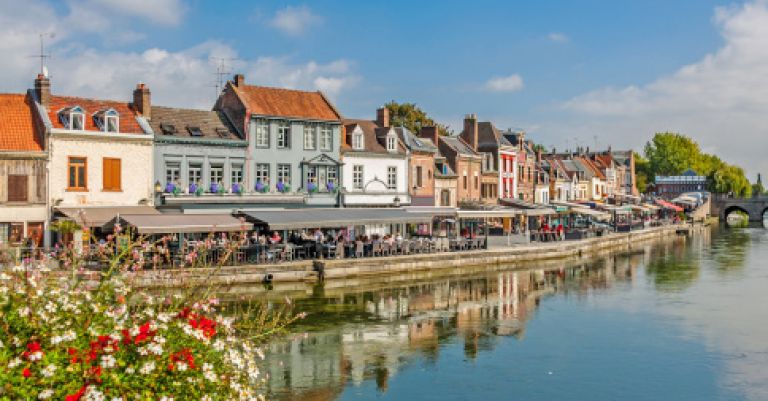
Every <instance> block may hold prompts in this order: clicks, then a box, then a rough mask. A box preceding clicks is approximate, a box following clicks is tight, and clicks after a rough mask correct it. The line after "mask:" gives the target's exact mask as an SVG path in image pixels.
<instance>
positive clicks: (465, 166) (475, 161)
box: [438, 136, 483, 206]
mask: <svg viewBox="0 0 768 401" xmlns="http://www.w3.org/2000/svg"><path fill="white" fill-rule="evenodd" d="M438 140H439V144H438V149H439V150H440V153H441V154H442V155H443V157H445V160H446V163H447V164H448V166H450V168H451V170H453V172H454V173H455V174H456V176H457V184H456V203H457V205H459V206H462V205H477V204H480V203H481V193H480V179H481V176H482V161H483V158H482V156H480V155H479V154H478V153H477V152H475V151H474V150H472V148H471V147H470V146H469V145H468V144H467V143H466V142H464V140H463V139H461V138H460V137H458V136H441V137H439V138H438Z"/></svg>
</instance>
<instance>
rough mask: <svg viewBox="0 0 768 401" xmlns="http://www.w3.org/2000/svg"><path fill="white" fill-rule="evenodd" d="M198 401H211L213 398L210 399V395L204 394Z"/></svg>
mask: <svg viewBox="0 0 768 401" xmlns="http://www.w3.org/2000/svg"><path fill="white" fill-rule="evenodd" d="M200 401H213V398H211V396H210V395H208V394H206V395H204V396H203V398H201V399H200Z"/></svg>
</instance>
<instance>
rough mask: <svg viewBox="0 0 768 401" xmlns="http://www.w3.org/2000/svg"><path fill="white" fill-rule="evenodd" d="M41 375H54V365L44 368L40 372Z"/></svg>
mask: <svg viewBox="0 0 768 401" xmlns="http://www.w3.org/2000/svg"><path fill="white" fill-rule="evenodd" d="M41 373H42V374H43V376H45V377H53V375H54V373H56V365H54V364H50V365H48V366H46V367H44V368H43V370H42V371H41Z"/></svg>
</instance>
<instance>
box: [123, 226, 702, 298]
mask: <svg viewBox="0 0 768 401" xmlns="http://www.w3.org/2000/svg"><path fill="white" fill-rule="evenodd" d="M702 227H703V226H700V225H696V226H690V225H672V226H663V227H653V228H648V229H644V230H640V231H635V232H630V233H612V234H610V235H608V236H605V237H596V238H588V239H583V240H576V241H565V242H551V243H535V244H529V245H515V246H510V247H499V248H492V249H481V250H475V251H465V252H441V253H428V254H413V255H399V256H383V257H376V258H363V259H332V260H302V261H294V262H288V263H281V264H278V265H269V266H264V265H246V266H236V267H221V268H210V269H168V270H145V271H141V272H137V273H132V274H133V275H134V279H135V281H134V283H135V285H137V286H139V287H145V288H154V287H158V288H162V287H170V288H173V287H182V286H189V285H200V284H204V285H212V286H231V285H242V284H255V283H265V282H272V283H278V282H286V283H289V282H313V281H317V280H320V279H325V280H332V279H345V278H354V277H363V276H376V275H386V274H398V273H403V272H414V271H438V270H442V269H451V268H456V267H468V266H489V265H491V266H496V265H501V264H505V265H514V264H523V263H528V262H535V261H547V260H557V259H566V258H588V257H594V256H596V255H600V254H602V253H606V252H623V251H631V250H632V248H633V247H634V246H637V245H639V244H641V243H643V242H646V241H650V240H656V239H664V238H669V239H673V238H678V237H679V236H680V231H681V230H684V231H685V233H686V234H689V235H690V234H691V233H692V232H695V231H696V230H698V229H701V228H702Z"/></svg>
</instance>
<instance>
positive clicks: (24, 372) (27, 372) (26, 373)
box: [21, 368, 32, 378]
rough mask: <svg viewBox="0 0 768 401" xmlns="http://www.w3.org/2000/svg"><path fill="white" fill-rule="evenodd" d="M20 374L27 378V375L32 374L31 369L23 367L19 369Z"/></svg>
mask: <svg viewBox="0 0 768 401" xmlns="http://www.w3.org/2000/svg"><path fill="white" fill-rule="evenodd" d="M21 374H22V375H23V376H24V377H27V378H28V377H30V376H32V371H31V370H29V368H24V370H23V371H21Z"/></svg>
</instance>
